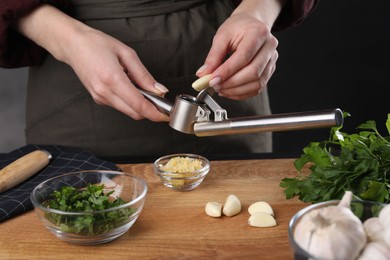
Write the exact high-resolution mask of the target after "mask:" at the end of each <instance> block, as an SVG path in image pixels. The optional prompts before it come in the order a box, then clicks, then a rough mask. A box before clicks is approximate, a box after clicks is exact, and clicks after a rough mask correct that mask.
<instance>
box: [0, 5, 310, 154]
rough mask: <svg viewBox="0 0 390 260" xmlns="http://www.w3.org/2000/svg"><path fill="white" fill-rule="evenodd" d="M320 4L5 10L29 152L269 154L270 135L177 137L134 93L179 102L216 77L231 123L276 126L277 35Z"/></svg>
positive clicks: (0, 60)
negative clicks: (257, 121) (23, 70)
mask: <svg viewBox="0 0 390 260" xmlns="http://www.w3.org/2000/svg"><path fill="white" fill-rule="evenodd" d="M316 2H317V1H314V0H306V1H299V0H297V1H296V0H244V1H241V2H239V3H237V2H236V1H233V0H213V1H208V0H186V1H150V0H133V1H128V0H117V1H113V0H95V1H90V0H69V1H66V0H52V1H39V0H19V1H14V0H5V1H2V2H1V4H0V14H1V15H2V16H1V17H2V20H1V21H0V36H1V39H2V40H1V42H0V65H1V66H2V67H18V66H31V67H30V70H29V81H28V92H27V121H26V140H27V143H33V144H56V145H65V146H77V147H82V148H85V149H88V150H90V151H92V152H93V153H95V154H96V155H99V156H118V155H126V156H133V155H156V154H167V153H176V152H193V153H203V154H210V153H219V154H229V153H252V152H270V151H271V149H272V143H271V133H260V134H248V135H231V136H217V137H202V138H199V137H196V136H192V135H188V134H183V133H180V132H177V131H176V130H173V129H171V128H170V127H169V126H168V124H167V123H166V121H168V120H169V118H167V117H166V116H165V115H163V114H161V113H160V112H159V111H158V110H157V109H156V108H155V107H154V106H153V104H151V103H150V102H148V101H147V100H146V99H145V98H144V97H143V96H142V94H140V92H139V91H138V90H137V89H136V88H135V85H137V86H138V87H140V88H142V89H145V90H148V91H151V92H154V93H156V94H158V95H165V97H166V98H168V99H171V100H172V101H173V100H174V98H175V96H176V95H178V94H183V93H186V94H192V95H196V93H194V91H193V90H192V89H191V83H192V82H193V81H194V80H195V79H196V78H197V76H198V77H200V76H203V75H206V74H212V79H211V81H210V85H211V86H212V87H214V89H215V90H216V91H217V92H218V93H219V95H218V97H217V96H214V97H215V99H216V101H217V102H218V103H219V104H220V105H221V106H222V107H223V108H225V109H226V110H227V112H228V116H229V117H237V116H250V115H262V114H270V108H269V103H268V96H267V91H266V89H265V86H266V84H267V82H268V80H269V78H270V77H271V76H272V73H273V71H274V70H275V64H276V60H277V57H278V53H277V51H276V48H277V40H276V39H275V37H274V36H273V35H272V34H271V30H272V29H273V30H280V29H283V28H285V27H287V26H291V25H294V24H297V23H299V22H300V21H301V20H302V19H303V18H304V17H305V16H306V15H307V14H308V13H309V12H310V11H311V10H312V9H313V7H314V6H315V4H316ZM142 119H143V120H142Z"/></svg>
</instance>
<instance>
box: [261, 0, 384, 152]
mask: <svg viewBox="0 0 390 260" xmlns="http://www.w3.org/2000/svg"><path fill="white" fill-rule="evenodd" d="M389 34H390V1H387V0H370V1H367V0H344V1H338V0H322V1H320V3H319V5H318V6H317V7H316V9H315V10H314V12H313V13H312V14H311V15H310V16H309V17H307V19H306V20H305V21H304V22H303V23H302V24H300V25H298V26H296V27H292V28H289V29H286V30H284V31H281V32H276V33H274V35H275V36H276V37H277V38H278V40H279V46H278V51H279V59H278V62H277V68H276V71H275V73H274V75H273V76H272V78H271V80H270V81H269V84H268V90H269V93H270V99H271V108H272V112H273V113H274V114H275V113H288V112H298V111H312V110H322V109H332V108H340V109H341V110H343V111H347V112H349V113H350V114H351V115H352V117H348V118H346V119H345V121H344V127H343V131H345V132H347V133H355V132H358V130H357V129H356V128H357V126H358V125H360V124H361V123H363V122H365V121H367V120H375V121H376V123H377V126H378V129H379V130H380V132H381V133H382V134H383V135H389V134H388V132H387V130H386V127H385V125H384V124H385V121H386V119H387V114H388V113H390V94H389V87H390V76H389V75H390V51H389V48H390V41H389ZM328 136H329V129H314V130H313V129H311V130H299V131H289V132H274V152H295V153H296V152H297V151H298V152H301V150H302V149H303V148H304V147H305V146H306V145H308V143H309V142H311V141H322V140H325V139H327V138H328Z"/></svg>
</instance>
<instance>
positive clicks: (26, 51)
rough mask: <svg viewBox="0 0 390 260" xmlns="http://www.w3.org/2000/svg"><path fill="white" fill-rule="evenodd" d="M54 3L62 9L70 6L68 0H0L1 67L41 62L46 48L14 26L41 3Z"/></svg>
mask: <svg viewBox="0 0 390 260" xmlns="http://www.w3.org/2000/svg"><path fill="white" fill-rule="evenodd" d="M44 3H48V4H52V5H54V6H56V7H58V8H60V9H62V10H67V9H68V8H69V6H70V4H69V1H68V0H1V1H0V67H4V68H16V67H23V66H31V65H37V64H39V63H40V62H41V61H42V59H43V58H44V56H45V53H46V52H45V50H44V49H43V48H41V47H39V46H38V45H37V44H35V43H34V42H32V41H30V40H29V39H27V38H26V37H24V36H23V35H21V34H20V33H18V32H17V31H15V30H14V29H13V28H12V26H11V25H12V23H13V22H14V21H15V20H17V19H18V18H19V17H21V16H23V15H25V14H27V13H28V12H30V11H32V10H33V9H34V8H36V7H38V6H39V5H41V4H44Z"/></svg>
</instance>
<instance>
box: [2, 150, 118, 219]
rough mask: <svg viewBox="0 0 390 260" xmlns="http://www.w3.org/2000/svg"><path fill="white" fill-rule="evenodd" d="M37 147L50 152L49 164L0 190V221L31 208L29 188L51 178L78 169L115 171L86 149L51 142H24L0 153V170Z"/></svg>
mask: <svg viewBox="0 0 390 260" xmlns="http://www.w3.org/2000/svg"><path fill="white" fill-rule="evenodd" d="M39 149H41V150H46V151H48V152H49V153H50V154H51V155H52V159H51V160H50V163H49V165H48V166H46V168H44V169H43V170H41V171H40V172H39V173H37V174H35V175H33V176H31V177H30V178H29V179H27V180H26V181H24V182H23V183H21V184H19V185H17V186H15V187H14V188H12V189H9V190H7V191H5V192H2V193H0V222H2V221H4V220H7V219H9V218H12V217H14V216H17V215H19V214H21V213H23V212H26V211H29V210H31V209H33V205H32V203H31V201H30V194H31V192H32V190H33V189H34V188H35V187H36V186H37V185H38V184H40V183H41V182H43V181H45V180H47V179H49V178H51V177H54V176H57V175H60V174H63V173H68V172H75V171H82V170H115V171H119V168H118V167H117V166H116V165H115V164H114V163H111V162H107V161H103V160H101V159H99V158H97V157H95V156H94V155H93V154H92V153H90V152H88V151H86V150H83V149H80V148H74V147H63V146H52V145H27V146H23V147H21V148H19V149H17V150H14V151H12V152H10V153H6V154H0V169H2V168H3V167H5V166H7V165H8V164H10V163H12V162H13V161H15V160H16V159H19V158H20V157H22V156H24V155H26V154H28V153H30V152H32V151H35V150H39Z"/></svg>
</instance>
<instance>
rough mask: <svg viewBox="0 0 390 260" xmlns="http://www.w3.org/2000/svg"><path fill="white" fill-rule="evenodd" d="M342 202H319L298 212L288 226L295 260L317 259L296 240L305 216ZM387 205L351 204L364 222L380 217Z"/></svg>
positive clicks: (362, 201)
mask: <svg viewBox="0 0 390 260" xmlns="http://www.w3.org/2000/svg"><path fill="white" fill-rule="evenodd" d="M339 202H340V200H331V201H325V202H319V203H315V204H312V205H310V206H307V207H305V208H303V209H301V210H300V211H298V212H297V213H296V214H295V215H294V216H293V217H292V218H291V220H290V223H289V225H288V238H289V241H290V245H291V246H292V248H293V250H294V260H306V259H310V260H316V259H317V258H316V257H314V256H312V255H311V254H310V253H309V252H307V251H306V250H304V249H303V248H302V247H300V246H299V245H298V243H297V242H296V241H295V239H294V231H295V227H296V226H297V225H298V223H299V221H300V220H301V219H302V218H303V216H304V215H305V214H307V213H308V212H309V211H311V210H314V209H319V208H323V207H327V206H332V205H333V206H336V205H337V204H339ZM385 205H386V204H383V203H379V202H375V201H367V200H361V201H352V202H351V210H352V212H353V213H354V214H355V215H356V216H357V217H358V218H359V219H360V220H361V221H362V222H364V221H365V220H366V219H368V218H371V217H378V215H379V212H380V211H381V209H382V208H383V207H384V206H385Z"/></svg>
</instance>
